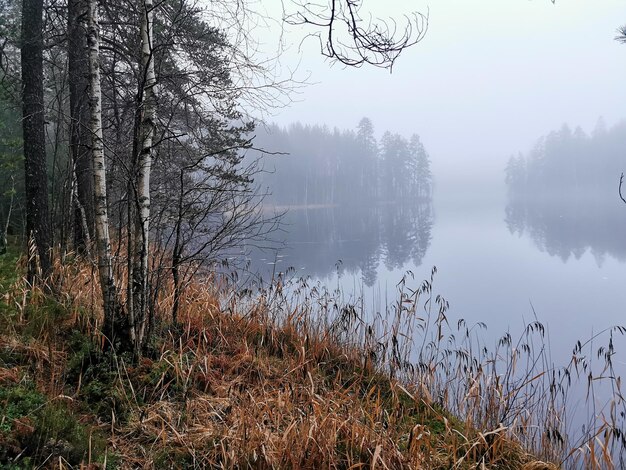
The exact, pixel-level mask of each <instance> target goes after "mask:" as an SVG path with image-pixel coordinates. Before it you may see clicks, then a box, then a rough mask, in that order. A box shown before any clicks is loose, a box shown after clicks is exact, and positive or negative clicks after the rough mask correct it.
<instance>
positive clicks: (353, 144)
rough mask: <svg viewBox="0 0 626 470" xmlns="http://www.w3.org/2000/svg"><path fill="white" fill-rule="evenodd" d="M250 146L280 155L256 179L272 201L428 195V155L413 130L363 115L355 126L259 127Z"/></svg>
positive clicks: (348, 201)
mask: <svg viewBox="0 0 626 470" xmlns="http://www.w3.org/2000/svg"><path fill="white" fill-rule="evenodd" d="M254 143H255V146H258V147H259V148H262V149H263V150H266V151H272V150H275V149H280V150H281V152H284V154H283V155H278V156H276V157H275V158H274V159H273V160H272V161H271V163H266V166H265V170H266V171H265V172H263V174H262V175H260V176H261V177H260V178H258V179H257V181H259V182H260V184H261V185H262V186H265V187H267V188H269V190H270V192H271V197H270V200H271V201H272V202H273V203H274V204H277V205H297V206H301V205H307V206H311V205H343V206H346V205H348V206H349V205H358V204H374V203H377V202H398V203H400V202H402V201H406V202H415V201H417V200H420V201H424V200H428V199H430V196H431V192H432V173H431V170H430V158H429V155H428V153H427V151H426V149H425V147H424V145H423V144H422V142H421V141H420V138H419V136H418V135H417V134H413V135H412V136H411V137H410V138H409V139H407V138H405V137H403V136H401V135H399V134H396V133H391V132H385V133H384V134H383V135H382V137H381V139H380V141H377V139H376V137H375V135H374V125H373V123H372V121H371V120H370V119H368V118H363V119H361V121H360V122H359V124H358V126H357V128H356V129H355V130H352V129H350V130H340V129H337V128H335V129H330V128H328V127H326V126H317V125H315V126H311V125H303V124H300V123H296V124H292V125H290V126H288V127H286V128H281V127H278V126H276V125H273V126H270V127H268V128H267V130H266V131H265V132H262V130H261V129H259V133H258V135H257V138H256V139H255V142H254Z"/></svg>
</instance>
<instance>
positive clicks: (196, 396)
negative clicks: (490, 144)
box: [0, 249, 626, 470]
mask: <svg viewBox="0 0 626 470" xmlns="http://www.w3.org/2000/svg"><path fill="white" fill-rule="evenodd" d="M24 266H25V260H24V259H23V258H20V257H19V256H18V252H17V251H16V250H14V249H13V250H9V252H8V253H7V254H6V255H4V256H2V257H0V295H2V302H0V331H1V333H0V410H1V418H0V468H5V469H9V468H11V469H20V468H261V469H262V468H268V469H269V468H292V469H298V468H337V469H352V468H355V469H356V468H372V469H373V468H380V469H384V468H388V469H395V468H428V469H472V468H481V469H482V468H488V469H499V468H502V469H505V468H506V469H509V468H520V469H525V470H532V469H534V470H539V469H553V468H621V465H622V460H621V456H622V452H621V451H622V449H623V448H624V447H626V446H625V445H624V443H625V441H624V435H623V432H622V429H624V428H623V421H624V416H625V414H624V409H625V406H624V400H623V397H622V395H621V390H620V385H621V382H620V379H619V378H617V377H616V376H615V375H614V374H613V364H612V361H613V356H614V354H615V350H614V348H613V335H615V334H622V333H624V329H622V328H620V327H616V328H614V329H610V330H607V331H606V332H604V334H603V336H596V337H595V338H594V341H589V342H582V341H581V342H578V343H577V344H576V346H575V349H574V351H573V353H572V360H571V362H570V363H569V364H568V365H565V366H563V367H556V366H554V365H552V364H551V363H550V362H549V361H548V358H549V356H548V354H547V352H546V351H547V348H546V344H545V335H544V328H543V326H542V325H541V323H539V322H533V323H531V324H529V325H528V326H527V327H526V328H525V330H524V331H523V332H522V334H521V335H520V336H519V338H516V339H515V338H513V337H511V335H509V334H507V335H505V336H503V337H502V339H501V340H500V341H499V342H498V345H497V347H496V348H495V350H492V351H490V350H489V349H488V348H486V347H485V346H484V345H483V342H482V341H481V339H480V337H481V334H480V330H481V327H480V325H473V326H469V325H466V324H465V322H463V321H458V322H457V323H456V324H453V325H451V324H449V322H448V318H447V316H446V315H447V309H448V304H447V302H446V301H445V299H443V298H442V297H440V296H437V295H435V294H434V289H433V283H434V275H435V272H436V269H433V271H432V273H431V276H430V278H429V279H428V280H425V281H422V282H421V283H420V282H418V283H416V284H417V285H416V286H413V283H414V282H415V281H414V279H413V276H412V274H411V273H408V274H407V275H406V276H405V278H404V279H402V280H401V282H400V283H399V284H398V286H397V298H396V300H395V302H394V303H393V304H391V305H389V306H387V307H386V308H385V309H384V311H382V312H372V311H367V309H365V308H364V307H363V304H362V303H357V304H350V303H343V302H342V301H341V298H342V294H341V292H339V291H329V290H327V289H325V288H324V287H322V286H321V285H319V284H311V283H310V282H311V281H309V280H306V279H293V280H287V279H286V278H285V277H284V276H282V275H280V276H277V277H276V279H275V280H274V281H273V282H272V283H270V284H269V285H267V286H265V287H263V286H255V287H248V288H235V287H233V285H232V284H231V283H229V282H228V281H227V280H226V279H223V278H221V277H220V278H218V277H217V276H211V275H207V276H204V277H202V278H200V277H196V278H195V279H193V280H191V281H190V282H188V284H187V286H186V289H185V291H184V294H183V298H182V301H181V305H180V311H179V319H180V321H179V323H178V324H177V325H172V324H171V321H170V318H169V317H168V315H167V312H169V311H171V306H172V301H173V294H172V289H171V286H164V288H163V289H162V291H161V293H160V296H159V299H158V301H157V302H158V306H157V307H158V308H157V309H156V310H155V311H156V312H157V314H158V315H157V318H156V321H155V331H154V334H153V336H152V337H153V340H152V341H151V342H150V344H149V345H148V347H147V349H146V350H145V351H144V354H143V355H142V357H141V358H133V357H132V356H126V355H115V354H113V353H111V352H103V349H106V348H103V338H102V336H101V335H100V334H99V333H98V332H99V331H100V327H101V322H102V311H101V307H100V305H99V302H98V291H99V288H98V284H97V283H98V276H97V270H96V269H95V268H94V267H93V266H91V265H90V264H88V263H86V262H81V261H78V260H76V259H70V258H69V257H66V259H65V260H63V262H62V261H61V259H60V258H59V257H57V259H56V262H55V266H54V274H53V277H52V279H51V280H50V285H54V286H55V288H54V294H50V293H47V291H48V289H46V288H42V287H41V286H38V287H37V286H30V285H28V284H27V283H26V281H25V279H24V278H23V277H22V273H23V272H24ZM600 339H607V344H606V345H605V346H600V347H599V349H598V344H599V341H600ZM592 356H594V357H598V358H599V361H596V363H594V364H595V365H594V364H592V361H591V359H590V358H591V357H592ZM592 365H594V367H592ZM600 382H602V383H605V384H608V386H609V387H611V388H612V392H613V393H612V398H611V399H610V400H609V401H608V402H607V403H605V404H604V405H603V406H601V407H598V408H597V409H596V412H595V414H594V417H593V419H591V420H590V421H589V422H587V423H586V425H585V429H586V431H585V432H584V433H577V432H574V431H573V430H572V429H571V425H570V423H569V421H568V416H569V415H568V412H569V411H568V410H569V409H570V406H571V404H570V403H569V398H570V396H571V395H573V392H572V391H573V390H575V389H576V386H577V384H581V383H582V384H583V385H585V384H587V388H586V391H587V392H586V393H587V399H586V400H587V402H593V401H594V400H595V399H596V397H595V396H594V390H595V389H596V383H600Z"/></svg>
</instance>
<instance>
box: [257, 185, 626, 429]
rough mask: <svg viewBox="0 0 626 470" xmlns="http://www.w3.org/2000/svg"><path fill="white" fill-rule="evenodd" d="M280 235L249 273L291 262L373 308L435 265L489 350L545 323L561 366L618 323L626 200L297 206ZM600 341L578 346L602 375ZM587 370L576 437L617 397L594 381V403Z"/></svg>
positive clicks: (623, 300) (439, 282)
mask: <svg viewBox="0 0 626 470" xmlns="http://www.w3.org/2000/svg"><path fill="white" fill-rule="evenodd" d="M283 230H284V232H283V233H281V234H277V235H278V237H277V238H282V239H283V241H284V247H283V248H282V249H280V250H278V251H277V252H276V253H272V252H255V253H253V254H252V257H251V269H252V270H253V271H255V272H259V273H261V274H262V276H263V277H264V278H265V279H268V278H269V277H271V274H272V272H274V273H276V272H279V271H285V270H286V269H287V267H293V268H294V270H295V273H296V274H295V276H310V277H311V278H312V280H313V281H316V282H319V283H321V284H323V285H326V286H328V287H329V288H330V289H333V288H335V287H339V288H340V289H341V291H342V292H343V298H344V300H346V301H348V302H356V301H357V299H358V298H360V297H362V298H363V302H364V305H365V308H366V310H369V311H370V312H376V311H382V310H384V309H385V305H387V304H389V303H390V302H392V301H393V300H394V299H396V298H397V287H396V285H397V283H398V282H399V281H400V280H401V279H402V278H403V276H404V275H405V274H406V273H407V272H409V271H410V272H411V273H412V275H411V276H409V281H408V282H407V285H408V286H409V287H412V288H417V287H418V286H419V285H420V284H421V281H422V280H423V279H428V278H429V277H430V274H431V270H432V268H433V266H436V267H437V271H438V272H437V274H436V275H435V278H434V291H435V293H436V294H441V295H442V296H443V297H445V299H446V300H447V301H448V302H449V306H450V307H449V310H448V311H447V312H446V315H447V318H448V322H449V324H450V325H451V328H450V329H451V330H454V328H455V327H456V325H457V322H458V320H459V319H464V320H465V322H466V323H467V324H469V325H472V324H477V323H479V322H484V323H486V325H487V329H480V332H479V334H480V336H481V341H483V342H484V344H485V345H486V346H487V347H488V348H489V349H490V350H494V349H495V348H496V347H497V344H498V341H499V339H500V338H501V337H502V336H503V334H505V333H506V332H510V334H511V336H512V338H513V340H514V343H515V341H516V340H517V338H519V337H521V335H522V332H523V330H524V327H525V325H527V324H529V323H531V322H533V321H534V320H538V321H540V322H541V323H542V324H543V325H544V326H545V328H546V338H547V339H546V341H545V348H546V357H547V360H548V361H549V364H547V366H546V368H550V367H552V366H556V367H558V366H565V365H567V364H568V363H569V362H570V360H571V359H572V355H573V348H574V347H575V345H576V343H577V341H581V343H583V344H584V343H585V341H586V340H588V339H590V338H592V337H593V336H594V335H595V334H597V333H599V332H602V331H603V330H605V329H607V328H610V327H612V326H614V325H623V324H626V315H625V314H626V287H625V285H626V284H625V281H626V206H625V205H623V204H622V203H621V201H619V199H618V198H615V200H612V199H611V198H608V199H607V198H596V197H576V198H561V199H555V200H552V201H550V202H549V203H546V202H545V201H533V200H532V199H528V200H513V201H511V200H507V198H506V197H505V196H504V195H503V196H495V197H471V196H470V197H468V196H467V195H459V197H455V196H454V195H449V194H448V195H445V196H444V197H441V198H437V197H436V196H435V199H434V203H432V204H430V203H425V202H421V203H418V202H416V203H414V204H412V205H411V204H406V203H404V204H392V203H387V204H380V205H377V206H376V207H356V208H355V207H352V208H349V209H344V208H341V207H317V208H310V209H306V208H297V209H293V210H290V211H289V212H288V213H287V214H286V216H285V224H284V226H283ZM608 339H609V335H608V333H607V332H604V333H602V334H601V335H599V337H597V338H595V339H594V340H593V341H592V342H590V343H589V344H588V345H587V346H586V347H585V348H584V351H583V352H580V351H579V352H578V356H579V357H584V358H585V360H587V361H588V362H589V363H590V364H594V370H595V372H594V373H595V374H596V375H603V374H604V375H606V372H603V371H602V364H603V359H602V358H600V354H598V350H599V349H600V348H601V347H602V346H604V347H605V348H606V345H607V344H608ZM418 341H419V340H418ZM612 341H613V346H614V348H615V353H614V354H612V353H611V354H612V355H611V359H612V362H613V365H614V368H615V372H616V373H617V374H619V375H622V376H624V375H626V340H625V339H624V337H623V336H622V335H621V334H619V333H618V332H614V335H613V340H612ZM540 346H541V347H543V346H542V345H540ZM601 351H604V352H606V349H603V350H601ZM596 356H597V357H596ZM586 373H587V372H585V371H583V372H582V374H581V377H582V379H581V380H580V383H579V385H577V386H575V387H574V389H572V390H571V391H570V392H569V405H568V408H569V411H568V413H569V414H570V416H569V417H568V419H569V424H568V427H569V429H570V432H572V434H573V435H577V434H578V432H577V431H571V430H572V429H580V428H581V427H582V426H584V425H585V426H587V427H589V423H591V422H592V421H593V417H592V416H593V410H595V411H596V412H597V411H598V410H601V409H602V407H603V406H604V404H605V403H606V401H607V400H608V399H609V398H610V397H611V396H612V393H613V392H612V390H611V387H610V385H608V384H603V383H600V381H598V383H597V384H596V385H594V386H595V400H591V402H590V401H589V400H588V397H587V395H586V387H587V377H586V375H585V374H586ZM594 384H595V382H594ZM594 407H597V408H594ZM574 441H575V438H574Z"/></svg>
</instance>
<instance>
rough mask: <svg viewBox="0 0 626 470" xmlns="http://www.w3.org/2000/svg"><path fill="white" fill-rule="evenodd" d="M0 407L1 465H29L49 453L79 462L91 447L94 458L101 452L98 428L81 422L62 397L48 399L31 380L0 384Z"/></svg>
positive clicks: (104, 446)
mask: <svg viewBox="0 0 626 470" xmlns="http://www.w3.org/2000/svg"><path fill="white" fill-rule="evenodd" d="M0 409H2V416H3V418H2V421H1V423H0V440H1V442H2V445H1V446H0V447H1V448H2V450H1V451H0V465H2V466H0V468H14V469H17V468H31V467H32V465H31V462H32V463H33V464H34V463H38V462H39V463H41V462H43V461H44V460H45V459H46V458H48V457H49V456H50V455H54V456H60V457H63V458H64V459H65V460H67V461H68V462H69V463H70V464H71V465H78V464H80V463H81V462H85V461H86V460H87V457H88V456H89V452H90V451H91V456H92V459H94V460H95V459H97V458H98V457H99V456H102V455H103V454H104V450H105V448H106V440H105V439H104V438H103V437H102V436H101V434H100V433H99V431H97V430H96V431H93V430H92V429H91V428H90V427H89V426H88V425H85V424H83V423H81V422H80V421H79V419H78V418H77V417H76V413H75V410H73V409H72V408H71V407H70V406H69V405H68V403H67V402H66V401H65V400H61V399H58V400H48V399H47V398H46V397H45V396H44V395H43V394H41V393H40V392H39V391H37V390H36V389H35V387H34V385H32V384H28V383H27V384H17V385H16V384H13V385H10V386H4V387H0ZM15 458H19V460H18V461H13V459H15Z"/></svg>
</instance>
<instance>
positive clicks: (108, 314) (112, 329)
mask: <svg viewBox="0 0 626 470" xmlns="http://www.w3.org/2000/svg"><path fill="white" fill-rule="evenodd" d="M88 12H89V14H88V30H87V32H88V34H87V43H88V45H89V101H90V103H89V104H90V108H91V119H90V130H91V140H92V160H93V191H94V192H93V194H94V219H95V228H96V244H97V248H98V272H99V275H100V286H101V289H102V300H103V304H104V326H103V333H104V336H105V337H106V338H107V339H108V341H109V344H110V345H113V346H115V344H116V338H115V336H116V334H117V331H116V316H117V315H118V314H119V312H118V301H117V290H116V286H115V279H114V278H113V262H112V257H111V240H110V238H109V218H108V212H107V189H106V170H105V160H104V142H103V138H102V93H101V91H100V63H99V62H100V37H99V27H98V5H97V0H89V10H88Z"/></svg>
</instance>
